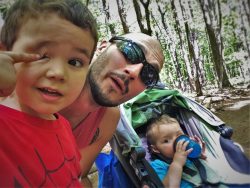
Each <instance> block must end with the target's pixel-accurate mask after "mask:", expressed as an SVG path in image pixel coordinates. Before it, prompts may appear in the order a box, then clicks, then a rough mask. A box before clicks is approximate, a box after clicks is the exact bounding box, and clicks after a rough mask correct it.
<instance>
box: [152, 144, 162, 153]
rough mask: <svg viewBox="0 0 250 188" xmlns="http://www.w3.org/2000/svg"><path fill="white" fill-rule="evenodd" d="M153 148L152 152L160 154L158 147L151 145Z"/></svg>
mask: <svg viewBox="0 0 250 188" xmlns="http://www.w3.org/2000/svg"><path fill="white" fill-rule="evenodd" d="M150 147H151V151H152V152H154V153H160V151H159V150H158V149H157V147H156V146H155V145H152V144H151V145H150Z"/></svg>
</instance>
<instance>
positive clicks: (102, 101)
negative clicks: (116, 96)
mask: <svg viewBox="0 0 250 188" xmlns="http://www.w3.org/2000/svg"><path fill="white" fill-rule="evenodd" d="M94 74H95V73H94V72H93V71H92V69H90V70H89V74H88V82H89V86H90V90H91V94H92V97H93V99H94V101H95V102H96V103H97V104H98V105H100V106H106V107H115V106H117V105H119V102H113V101H111V100H110V99H109V98H108V97H107V96H106V95H105V93H103V92H102V90H101V88H100V86H99V85H98V83H97V80H96V79H95V78H94Z"/></svg>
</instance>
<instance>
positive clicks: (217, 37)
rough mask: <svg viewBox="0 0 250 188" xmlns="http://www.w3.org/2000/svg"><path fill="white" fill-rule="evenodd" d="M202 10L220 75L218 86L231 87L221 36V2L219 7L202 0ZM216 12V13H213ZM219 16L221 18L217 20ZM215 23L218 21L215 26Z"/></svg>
mask: <svg viewBox="0 0 250 188" xmlns="http://www.w3.org/2000/svg"><path fill="white" fill-rule="evenodd" d="M200 3H201V10H202V13H203V17H204V20H205V25H206V30H207V34H208V38H209V42H210V46H211V50H212V56H213V62H214V67H215V71H216V75H217V77H218V87H219V88H220V89H222V88H225V87H231V84H230V82H229V79H228V76H227V74H226V69H225V67H224V59H223V45H222V38H221V10H220V3H219V1H218V3H217V7H216V5H215V4H214V3H213V2H210V1H209V0H201V1H200ZM216 9H217V12H218V13H217V14H216ZM213 13H215V14H213ZM216 17H219V20H216ZM213 23H216V25H215V26H213Z"/></svg>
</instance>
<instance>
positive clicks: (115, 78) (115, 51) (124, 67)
mask: <svg viewBox="0 0 250 188" xmlns="http://www.w3.org/2000/svg"><path fill="white" fill-rule="evenodd" d="M152 65H153V66H154V67H157V68H158V67H160V65H157V64H152ZM143 66H144V65H143V64H142V63H136V64H135V63H134V64H133V63H131V62H130V61H129V60H128V58H127V57H126V55H124V53H122V52H121V50H120V49H119V48H117V45H116V43H112V44H111V45H110V46H108V47H107V48H106V49H105V50H104V51H103V52H102V53H101V54H100V55H99V56H98V57H96V59H95V60H94V61H93V62H92V64H91V66H90V70H89V73H88V82H89V85H90V88H91V92H92V95H93V98H94V100H95V102H96V103H97V104H99V105H101V106H109V107H111V106H117V105H119V104H121V103H123V102H126V101H128V100H129V99H131V98H133V97H134V96H136V95H138V94H139V93H140V92H142V91H143V90H144V89H146V85H145V84H144V83H143V81H142V79H141V75H140V72H141V70H142V68H143ZM157 68H156V69H157ZM157 75H158V72H157Z"/></svg>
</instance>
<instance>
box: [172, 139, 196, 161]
mask: <svg viewBox="0 0 250 188" xmlns="http://www.w3.org/2000/svg"><path fill="white" fill-rule="evenodd" d="M188 143H189V141H185V140H180V141H179V142H177V144H176V152H175V154H174V158H173V161H174V162H177V163H179V164H180V165H181V166H184V165H185V163H186V160H187V156H188V154H189V153H191V152H192V150H193V148H190V149H188V150H186V147H187V145H188Z"/></svg>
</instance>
